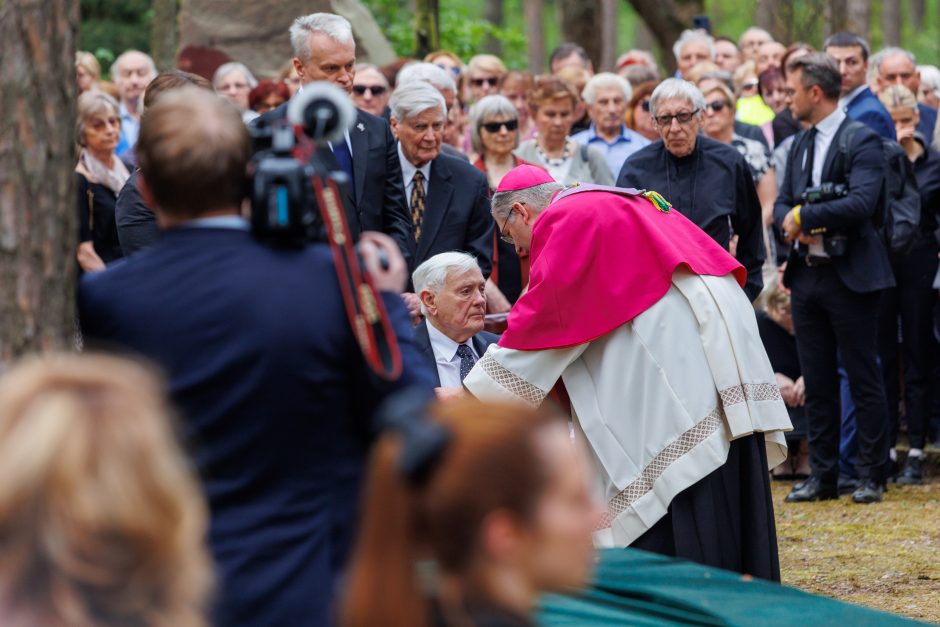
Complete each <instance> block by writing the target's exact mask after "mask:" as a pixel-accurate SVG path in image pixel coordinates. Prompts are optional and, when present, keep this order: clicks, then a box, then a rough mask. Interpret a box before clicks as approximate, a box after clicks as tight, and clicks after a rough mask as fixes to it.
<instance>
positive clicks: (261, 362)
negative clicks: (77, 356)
mask: <svg viewBox="0 0 940 627" xmlns="http://www.w3.org/2000/svg"><path fill="white" fill-rule="evenodd" d="M248 150H249V146H248V136H247V133H246V130H245V125H244V124H243V123H242V120H241V116H240V115H239V114H238V112H237V111H236V110H235V109H234V108H232V107H231V106H230V105H228V104H226V103H225V102H224V101H223V100H221V99H220V98H219V97H218V96H216V95H214V94H212V93H208V92H205V91H200V90H196V89H194V88H189V87H185V88H182V89H180V90H177V91H175V92H173V93H169V94H166V95H165V96H163V97H162V98H161V100H160V101H159V102H158V103H157V104H156V105H155V106H154V107H153V108H152V109H148V111H147V115H146V116H145V117H144V119H143V124H142V128H141V132H140V139H139V140H138V143H137V155H138V164H139V166H140V171H141V179H140V191H141V193H142V195H143V196H144V198H145V200H146V201H147V202H148V204H150V205H151V206H153V207H154V209H155V212H156V215H157V219H158V221H159V222H160V225H161V226H162V227H163V228H164V232H163V235H162V237H161V239H160V241H158V242H157V243H155V244H154V245H153V246H151V247H149V248H147V249H145V250H143V251H140V252H139V253H138V254H136V255H134V256H133V257H131V258H129V259H127V260H126V261H125V262H124V263H122V264H116V265H114V266H113V267H112V268H109V269H108V270H107V271H105V272H102V273H100V274H97V275H94V276H93V275H86V277H85V280H84V281H83V283H82V285H81V289H80V292H79V307H80V315H81V320H82V329H83V331H84V333H85V339H86V342H87V343H88V344H89V345H99V346H107V345H114V346H116V347H120V348H121V349H123V350H129V351H132V352H134V353H138V354H140V355H142V356H144V357H146V358H148V359H149V360H151V361H153V362H155V363H156V364H157V365H158V366H159V367H160V368H161V370H163V372H164V373H165V374H166V375H167V377H168V379H169V381H168V384H169V385H168V387H169V392H170V394H171V396H172V398H173V401H174V402H175V404H176V405H177V407H178V408H179V410H180V412H181V418H182V424H183V427H184V432H185V435H186V436H187V440H188V441H189V442H191V443H192V448H191V450H192V455H193V458H194V463H195V465H196V467H197V468H198V471H199V475H200V476H201V478H202V480H203V487H204V490H205V494H206V497H207V499H208V502H209V508H210V510H211V516H212V517H211V528H210V533H209V542H210V545H211V548H212V551H213V554H214V557H215V561H216V563H217V565H218V575H219V594H218V599H217V604H216V607H215V609H214V613H213V619H212V624H214V625H222V626H227V625H326V624H329V623H330V622H331V620H330V619H331V611H330V605H331V598H332V593H333V587H334V583H335V581H336V578H337V575H338V574H339V572H340V570H341V569H342V566H343V563H344V561H345V558H346V554H347V551H348V549H349V546H350V544H351V541H352V537H353V533H354V531H355V522H356V520H357V512H356V510H357V501H358V490H359V483H360V479H361V477H362V474H363V471H364V467H365V464H366V461H367V455H368V453H369V448H370V443H371V441H372V439H373V437H374V435H375V428H374V426H373V425H372V424H371V417H372V413H373V410H374V409H375V407H376V406H377V405H378V404H379V403H380V402H381V401H382V400H383V398H385V397H387V396H388V395H389V394H390V393H391V392H393V391H395V390H397V389H399V388H401V387H403V386H405V385H410V384H415V385H422V386H424V387H428V386H431V385H433V381H432V379H431V374H430V372H428V371H427V370H426V367H425V365H424V362H423V360H422V359H421V357H420V354H419V353H418V351H417V349H416V348H415V346H414V344H413V340H412V331H411V328H410V325H409V323H408V322H409V321H408V316H407V312H406V310H405V308H404V306H403V305H402V302H401V298H400V297H399V292H400V291H401V290H402V289H403V287H404V282H405V280H406V278H407V269H406V266H405V262H404V259H403V258H402V256H401V254H400V253H399V251H398V248H397V246H396V245H395V243H394V242H393V241H392V240H391V239H390V238H389V237H387V236H385V235H383V234H381V233H365V234H363V236H362V238H361V239H360V244H361V247H362V255H363V258H364V263H365V265H366V267H367V269H368V271H369V272H370V273H371V274H372V276H373V278H374V279H375V282H376V286H377V287H378V288H379V289H381V290H382V300H383V302H384V304H385V307H386V308H387V311H388V313H389V315H390V317H391V321H392V324H393V325H394V328H395V331H396V335H397V336H398V338H399V339H398V341H399V343H400V346H401V350H402V355H403V360H404V370H403V374H402V376H401V377H400V378H399V379H398V380H397V381H394V382H390V383H381V384H380V383H379V382H378V381H377V378H376V377H374V376H373V375H372V374H371V372H370V371H369V369H368V367H367V365H366V363H365V359H364V358H363V356H362V353H361V350H360V348H359V345H358V343H357V341H356V338H355V334H354V333H353V330H352V329H351V328H350V325H349V322H348V319H347V316H346V310H345V308H344V305H343V297H342V294H341V292H340V286H339V283H338V281H337V275H336V271H335V269H334V265H333V261H332V255H331V252H330V249H329V248H328V247H327V246H325V245H314V246H309V247H306V248H302V249H274V248H270V247H268V246H265V245H262V244H261V243H260V242H258V241H257V240H256V239H255V238H254V237H253V236H252V235H251V233H250V232H249V231H248V224H247V222H246V221H245V220H243V219H242V218H241V217H240V216H239V206H240V204H241V200H242V195H243V191H244V176H245V166H246V163H247V158H248ZM377 249H383V250H384V251H385V253H386V254H387V255H388V257H389V267H388V270H383V269H382V266H381V265H380V264H379V262H378V250H377Z"/></svg>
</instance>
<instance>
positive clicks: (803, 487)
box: [784, 477, 839, 503]
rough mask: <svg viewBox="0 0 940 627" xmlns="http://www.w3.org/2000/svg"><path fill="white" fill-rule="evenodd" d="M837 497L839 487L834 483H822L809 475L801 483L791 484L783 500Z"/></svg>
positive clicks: (799, 501)
mask: <svg viewBox="0 0 940 627" xmlns="http://www.w3.org/2000/svg"><path fill="white" fill-rule="evenodd" d="M837 498H839V488H838V487H837V486H836V485H834V484H828V483H822V482H821V481H820V480H819V479H817V478H816V477H810V478H809V479H807V480H806V481H804V482H803V483H801V484H797V485H795V486H793V489H792V490H790V494H788V495H787V498H786V499H784V500H785V501H786V502H787V503H809V502H811V501H828V500H831V499H837Z"/></svg>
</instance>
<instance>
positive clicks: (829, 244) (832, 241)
mask: <svg viewBox="0 0 940 627" xmlns="http://www.w3.org/2000/svg"><path fill="white" fill-rule="evenodd" d="M848 195H849V187H848V185H845V184H844V183H821V184H819V185H817V186H815V187H807V188H806V189H805V190H804V191H803V195H802V197H801V198H802V200H803V202H804V203H805V204H808V205H811V204H813V203H820V202H828V201H830V200H837V199H839V198H845V197H846V196H848ZM848 245H849V238H848V237H847V236H845V235H841V234H838V233H836V234H833V235H826V237H825V238H823V249H824V250H825V251H826V254H828V255H829V256H830V257H841V256H843V255H844V254H845V253H846V252H847V251H848Z"/></svg>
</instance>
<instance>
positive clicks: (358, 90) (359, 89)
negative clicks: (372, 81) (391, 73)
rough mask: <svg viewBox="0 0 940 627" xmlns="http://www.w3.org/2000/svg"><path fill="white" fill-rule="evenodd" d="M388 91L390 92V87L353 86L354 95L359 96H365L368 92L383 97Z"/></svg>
mask: <svg viewBox="0 0 940 627" xmlns="http://www.w3.org/2000/svg"><path fill="white" fill-rule="evenodd" d="M386 91H388V87H385V86H384V85H353V93H355V94H356V95H357V96H364V95H365V93H366V92H369V93H371V94H372V95H373V96H381V95H382V94H384V93H385V92H386Z"/></svg>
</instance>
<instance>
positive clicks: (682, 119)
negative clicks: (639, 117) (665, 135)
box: [654, 109, 698, 128]
mask: <svg viewBox="0 0 940 627" xmlns="http://www.w3.org/2000/svg"><path fill="white" fill-rule="evenodd" d="M696 113H698V109H695V110H693V111H683V112H682V113H677V114H675V115H657V116H656V117H655V118H654V119H655V120H656V124H657V125H659V126H660V127H662V128H666V127H667V126H671V125H672V121H673V120H676V121H678V122H679V124H688V123H689V122H691V121H692V118H693V117H694V116H695V114H696Z"/></svg>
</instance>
